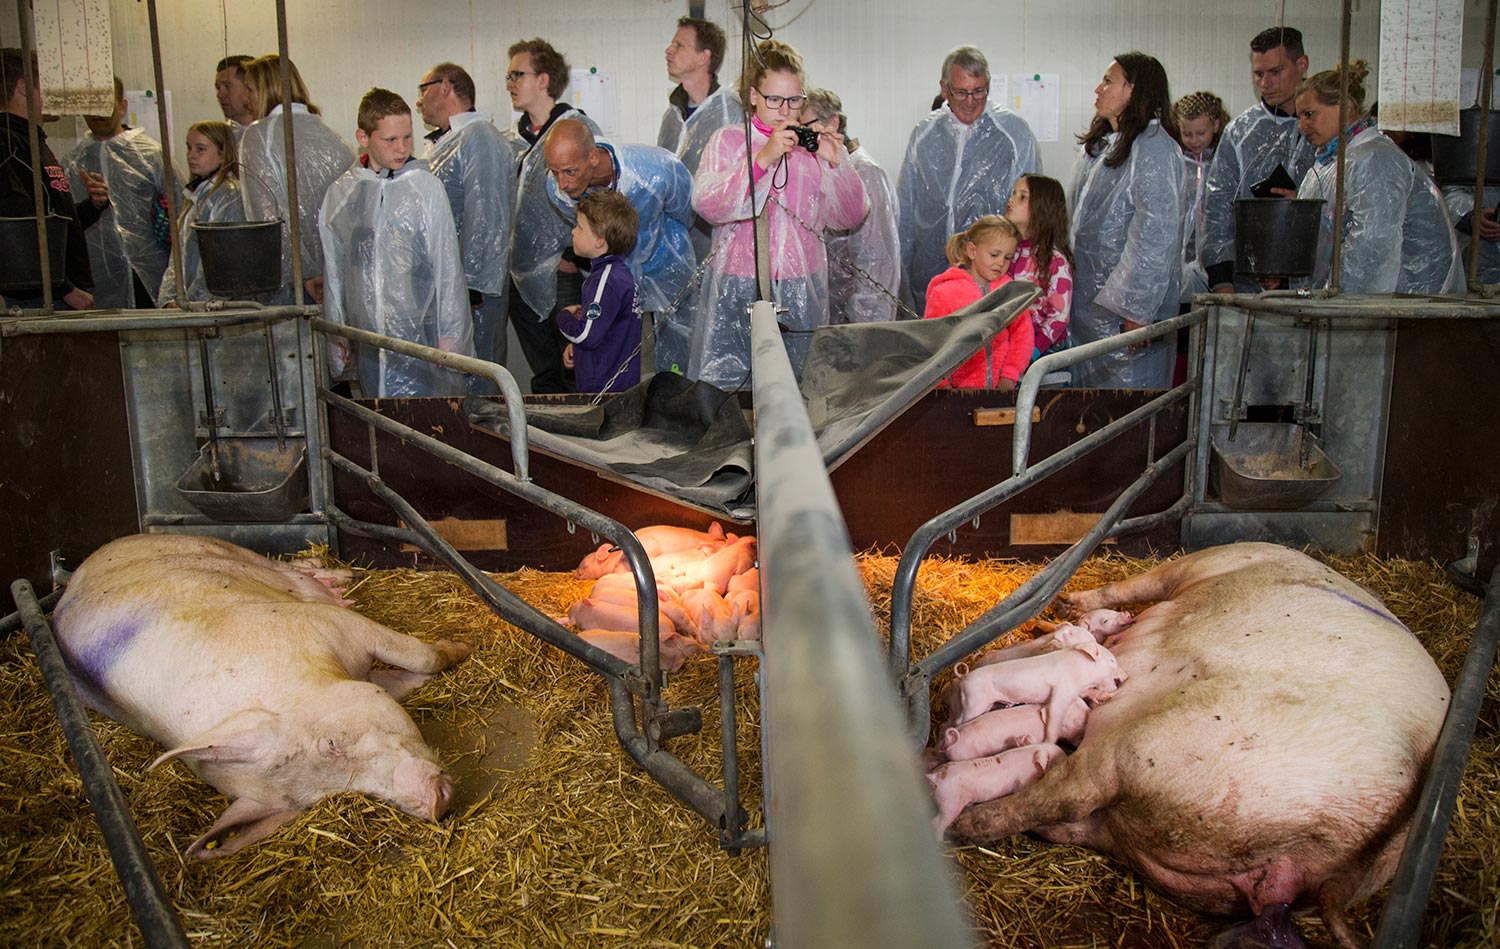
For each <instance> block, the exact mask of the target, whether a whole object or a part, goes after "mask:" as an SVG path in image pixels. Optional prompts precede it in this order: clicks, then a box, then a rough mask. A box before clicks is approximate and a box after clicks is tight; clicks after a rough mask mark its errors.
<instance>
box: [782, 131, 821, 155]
mask: <svg viewBox="0 0 1500 949" xmlns="http://www.w3.org/2000/svg"><path fill="white" fill-rule="evenodd" d="M787 128H789V129H791V130H792V131H793V132H796V133H797V144H798V145H801V146H802V147H803V148H805V149H807V150H808V151H810V152H815V151H817V150H818V133H817V132H815V131H813V130H812V129H810V128H808V127H807V126H805V125H788V126H787Z"/></svg>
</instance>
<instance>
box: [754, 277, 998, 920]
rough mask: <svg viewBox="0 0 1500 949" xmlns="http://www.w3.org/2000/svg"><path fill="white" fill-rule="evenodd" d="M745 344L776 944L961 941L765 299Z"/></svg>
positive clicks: (954, 895) (849, 555)
mask: <svg viewBox="0 0 1500 949" xmlns="http://www.w3.org/2000/svg"><path fill="white" fill-rule="evenodd" d="M751 348H752V353H751V374H750V376H751V381H752V385H753V389H754V396H755V428H756V437H755V477H756V499H757V502H758V514H759V516H758V520H757V530H758V536H759V542H760V563H761V579H762V589H763V591H764V595H765V599H764V602H763V605H762V611H761V620H762V627H761V637H762V648H763V652H764V658H763V660H762V665H761V675H762V681H763V688H764V701H763V704H762V708H761V717H762V728H763V735H764V744H765V754H766V758H765V766H764V769H763V770H764V776H765V782H764V783H765V793H764V798H765V802H766V803H765V807H766V828H767V833H768V835H769V837H770V839H771V842H772V847H771V858H770V859H771V902H772V912H773V915H774V918H775V927H776V944H777V946H778V947H780V949H803V947H817V949H823V947H827V946H861V947H864V949H878V947H895V946H900V947H908V946H924V947H950V946H968V945H972V942H971V933H970V931H969V929H968V926H967V923H966V918H967V913H966V910H965V909H964V907H963V903H962V901H961V898H960V894H959V892H958V890H957V889H956V888H955V887H954V885H953V880H952V874H951V868H950V866H949V865H948V863H947V861H946V860H944V859H943V857H942V855H941V853H940V851H939V849H938V843H937V840H936V838H935V836H934V834H933V832H932V828H931V825H930V824H929V822H928V818H929V817H930V815H931V813H932V810H931V808H932V805H931V802H930V801H929V799H928V796H927V794H926V793H925V788H924V787H923V786H922V778H921V774H920V771H919V768H918V764H917V759H916V756H915V755H914V754H913V753H912V749H911V747H910V744H909V742H908V741H907V739H906V737H905V733H904V729H903V725H902V720H901V719H902V716H901V710H900V708H899V706H898V704H897V701H896V696H895V694H894V693H893V691H892V689H891V686H890V680H889V679H888V678H886V676H885V675H884V674H883V672H882V669H881V663H880V655H879V642H880V639H879V635H878V633H877V631H876V628H875V620H874V617H873V615H872V613H871V609H870V604H869V601H868V599H867V598H866V596H865V590H864V585H863V583H862V582H861V580H860V577H859V574H858V572H857V571H856V569H855V566H854V558H853V551H852V550H851V548H850V543H849V535H848V530H847V528H846V527H845V525H844V522H843V518H842V515H841V514H840V513H839V509H838V505H837V502H836V501H835V499H834V495H833V488H832V486H831V485H830V483H829V480H828V475H827V471H826V470H825V468H824V465H823V459H822V454H821V452H820V451H819V450H818V446H817V441H816V440H815V438H814V436H813V432H812V425H811V423H810V422H809V421H808V418H807V411H806V408H805V407H804V405H803V403H802V397H801V394H800V392H799V390H798V387H797V380H796V377H795V376H794V375H793V374H792V369H791V364H790V363H789V361H788V360H787V355H786V349H785V347H784V346H783V344H782V342H781V334H780V332H779V330H778V328H777V325H776V314H775V309H774V307H773V306H772V305H771V304H770V303H768V302H766V301H760V302H758V303H756V304H755V306H754V308H753V312H752V315H751ZM850 868H857V872H850Z"/></svg>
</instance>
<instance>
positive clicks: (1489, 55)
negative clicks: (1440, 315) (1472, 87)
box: [1468, 0, 1500, 294]
mask: <svg viewBox="0 0 1500 949" xmlns="http://www.w3.org/2000/svg"><path fill="white" fill-rule="evenodd" d="M1497 5H1500V0H1490V2H1489V4H1488V6H1486V7H1485V11H1484V64H1483V65H1482V66H1480V67H1479V148H1478V150H1477V151H1476V153H1475V155H1474V167H1475V169H1476V172H1475V175H1474V211H1473V214H1472V216H1471V217H1470V218H1469V261H1468V263H1469V292H1470V293H1479V294H1485V293H1486V291H1485V286H1484V283H1483V282H1482V281H1481V280H1480V279H1479V244H1480V237H1479V212H1480V211H1481V210H1482V209H1483V208H1484V172H1485V162H1486V161H1487V160H1488V158H1489V147H1490V105H1491V102H1492V99H1491V96H1492V95H1493V90H1494V84H1495V7H1496V6H1497Z"/></svg>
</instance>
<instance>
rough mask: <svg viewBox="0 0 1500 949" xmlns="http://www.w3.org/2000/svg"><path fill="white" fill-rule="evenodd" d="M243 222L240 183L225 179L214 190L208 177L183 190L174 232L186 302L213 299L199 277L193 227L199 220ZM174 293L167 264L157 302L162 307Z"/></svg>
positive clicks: (200, 270) (200, 265) (199, 259)
mask: <svg viewBox="0 0 1500 949" xmlns="http://www.w3.org/2000/svg"><path fill="white" fill-rule="evenodd" d="M244 219H245V205H244V198H243V197H241V195H240V183H239V182H238V181H236V180H235V179H234V178H225V179H224V182H223V183H222V184H220V185H219V186H218V187H214V179H213V178H212V177H209V178H205V179H204V180H202V181H200V182H198V184H197V186H196V187H193V188H184V189H183V193H182V216H181V217H180V218H179V219H178V224H177V233H178V234H180V235H181V236H182V283H183V296H185V297H186V298H187V299H189V300H208V299H211V298H212V296H213V295H212V294H211V293H209V292H208V284H207V283H206V282H205V280H204V277H203V258H202V256H201V254H200V252H199V250H198V233H197V232H196V231H194V230H193V225H194V224H196V223H198V222H200V221H201V222H203V223H204V224H229V223H232V222H234V221H243V220H244ZM176 293H177V280H176V276H175V275H174V274H173V273H172V266H171V264H170V263H168V265H167V272H166V273H165V274H163V275H162V278H161V293H160V294H158V295H157V300H158V301H159V302H160V303H161V304H162V305H166V304H167V303H168V302H169V301H170V300H172V299H173V298H174V297H175V296H176Z"/></svg>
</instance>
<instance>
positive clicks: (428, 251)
mask: <svg viewBox="0 0 1500 949" xmlns="http://www.w3.org/2000/svg"><path fill="white" fill-rule="evenodd" d="M322 212H323V214H322V221H323V223H322V228H321V230H322V244H323V256H324V260H325V261H326V263H327V269H326V270H325V271H324V277H325V278H326V283H325V286H324V291H323V312H324V315H325V316H326V317H327V318H328V319H330V320H333V321H335V322H339V323H344V324H346V325H349V326H355V327H358V328H360V329H365V330H370V331H371V332H375V333H381V334H383V335H385V336H393V337H395V338H396V339H404V340H407V341H409V342H413V343H420V344H422V345H423V346H431V347H433V348H435V349H438V348H441V349H445V350H447V351H449V352H456V353H462V354H464V355H469V356H472V355H473V354H474V342H473V337H472V327H471V322H470V318H469V294H468V291H467V290H466V289H465V288H464V274H463V269H462V268H461V267H460V266H459V252H458V232H457V231H456V230H455V229H454V226H453V212H452V211H450V210H449V209H448V196H447V195H446V194H445V193H444V192H443V186H442V184H441V183H440V182H439V181H438V180H437V179H436V178H434V177H433V176H432V174H431V173H430V172H428V171H427V168H426V164H425V163H424V162H422V161H420V160H412V161H408V162H407V163H406V164H405V165H403V166H401V168H400V169H399V170H398V171H397V172H396V174H395V176H394V177H385V176H384V175H377V174H375V173H374V172H372V171H371V170H370V169H368V168H364V167H360V166H355V167H353V168H350V169H349V170H348V171H347V172H346V173H345V174H344V175H343V176H342V177H341V178H339V179H338V180H337V181H335V182H334V183H333V184H332V186H330V187H329V189H328V194H327V197H325V198H324V200H323V208H322ZM357 362H358V367H359V379H360V386H361V388H363V389H364V393H365V395H366V396H367V397H381V398H399V397H413V396H433V395H462V394H464V392H465V390H466V384H465V381H464V377H463V375H462V374H460V373H458V372H456V371H453V370H450V369H444V368H442V367H440V366H437V365H435V364H433V363H430V362H426V361H425V360H420V359H416V358H414V357H411V356H403V355H400V354H397V353H393V352H390V351H389V350H386V349H381V348H379V347H375V346H361V347H359V348H358V359H357Z"/></svg>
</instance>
